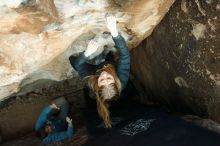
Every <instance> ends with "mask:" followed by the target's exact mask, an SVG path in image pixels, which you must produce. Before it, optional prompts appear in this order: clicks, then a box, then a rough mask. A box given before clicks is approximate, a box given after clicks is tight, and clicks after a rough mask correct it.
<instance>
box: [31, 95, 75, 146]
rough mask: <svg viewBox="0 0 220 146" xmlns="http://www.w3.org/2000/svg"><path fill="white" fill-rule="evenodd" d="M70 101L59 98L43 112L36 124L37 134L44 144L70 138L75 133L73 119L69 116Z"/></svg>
mask: <svg viewBox="0 0 220 146" xmlns="http://www.w3.org/2000/svg"><path fill="white" fill-rule="evenodd" d="M68 112H69V103H68V102H67V101H66V99H65V98H63V97H61V98H57V99H56V100H54V101H53V103H52V104H51V105H48V106H46V107H45V108H44V109H43V111H42V112H41V114H40V116H39V118H38V120H37V122H36V124H35V131H36V132H37V136H38V137H39V138H40V139H41V140H42V142H43V143H44V144H49V143H52V142H57V141H60V140H64V139H68V138H70V137H71V136H72V135H73V125H72V120H71V119H70V118H69V117H68Z"/></svg>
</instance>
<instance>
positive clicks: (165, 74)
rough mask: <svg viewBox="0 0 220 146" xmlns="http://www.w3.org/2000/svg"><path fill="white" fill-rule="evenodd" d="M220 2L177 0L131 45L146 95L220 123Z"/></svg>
mask: <svg viewBox="0 0 220 146" xmlns="http://www.w3.org/2000/svg"><path fill="white" fill-rule="evenodd" d="M219 17H220V2H219V1H216V0H204V1H198V0H180V1H176V2H175V3H174V4H173V5H172V7H171V9H170V11H169V13H168V14H167V15H166V16H165V17H164V19H163V20H162V21H161V23H160V24H159V25H158V26H157V27H156V28H155V30H154V32H153V33H152V34H151V36H150V37H148V38H147V39H145V40H144V41H143V42H142V43H141V44H140V45H139V46H138V47H136V48H135V49H133V50H132V73H133V74H134V77H135V78H136V79H137V80H138V81H139V82H140V84H141V87H143V90H144V91H145V93H146V95H148V96H147V98H146V99H145V100H150V101H154V102H160V103H162V104H166V105H167V106H168V107H170V109H173V110H175V111H179V112H184V113H191V114H197V115H199V116H203V117H207V118H212V119H214V120H215V121H218V122H220V116H219V114H220V48H219V46H220V18H219Z"/></svg>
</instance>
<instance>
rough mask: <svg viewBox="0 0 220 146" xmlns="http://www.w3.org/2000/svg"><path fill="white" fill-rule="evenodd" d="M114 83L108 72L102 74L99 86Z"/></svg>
mask: <svg viewBox="0 0 220 146" xmlns="http://www.w3.org/2000/svg"><path fill="white" fill-rule="evenodd" d="M112 83H115V80H114V77H113V76H112V75H111V74H110V73H108V72H106V71H103V72H101V74H100V76H99V78H98V86H99V87H101V86H106V85H109V84H112Z"/></svg>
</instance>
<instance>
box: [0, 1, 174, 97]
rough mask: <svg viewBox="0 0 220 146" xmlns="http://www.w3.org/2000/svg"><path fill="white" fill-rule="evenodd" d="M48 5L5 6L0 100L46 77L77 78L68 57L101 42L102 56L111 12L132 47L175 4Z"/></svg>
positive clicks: (0, 20)
mask: <svg viewBox="0 0 220 146" xmlns="http://www.w3.org/2000/svg"><path fill="white" fill-rule="evenodd" d="M49 1H50V2H53V1H51V0H39V1H36V2H35V1H33V0H32V1H28V0H13V1H12V0H1V2H0V28H1V29H0V100H3V99H5V98H6V97H9V96H10V95H13V94H15V93H18V92H19V91H20V90H21V89H22V88H24V87H25V86H29V85H33V83H35V82H36V81H38V80H41V79H49V80H55V81H60V80H64V79H67V78H71V77H72V76H74V75H76V74H74V73H75V72H74V71H73V69H72V68H71V67H70V64H69V62H68V57H69V56H70V55H71V54H74V53H78V52H81V51H83V50H85V49H86V46H87V42H88V40H90V39H93V38H94V39H95V40H96V41H98V42H99V45H100V46H99V49H100V52H101V50H103V46H105V45H107V46H109V47H110V48H111V47H112V46H113V45H112V40H111V38H108V37H107V38H106V37H104V35H102V33H103V32H105V31H107V28H106V27H105V15H106V14H107V13H110V14H113V15H115V16H116V18H117V20H118V27H119V30H120V32H121V34H122V35H123V36H124V37H125V38H126V41H127V43H128V45H129V48H133V47H135V46H137V45H138V44H139V43H140V42H141V41H142V40H143V39H144V38H146V37H147V36H149V35H150V34H151V33H152V31H153V29H154V28H155V26H156V25H157V24H158V23H159V22H160V21H161V19H162V18H163V17H164V15H165V14H166V13H167V12H168V10H169V8H170V6H171V5H172V4H173V3H174V1H175V0H139V1H135V0H55V1H54V4H55V7H56V9H53V3H50V4H48V2H49ZM51 8H52V9H51ZM32 87H33V88H36V86H32ZM33 88H29V90H33ZM22 92H28V91H22Z"/></svg>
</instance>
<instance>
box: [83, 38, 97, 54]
mask: <svg viewBox="0 0 220 146" xmlns="http://www.w3.org/2000/svg"><path fill="white" fill-rule="evenodd" d="M97 50H98V43H97V42H96V41H93V40H91V41H90V42H89V43H88V46H87V49H86V51H85V53H84V55H85V56H86V57H89V56H90V55H92V54H93V53H95V52H96V51H97Z"/></svg>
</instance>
